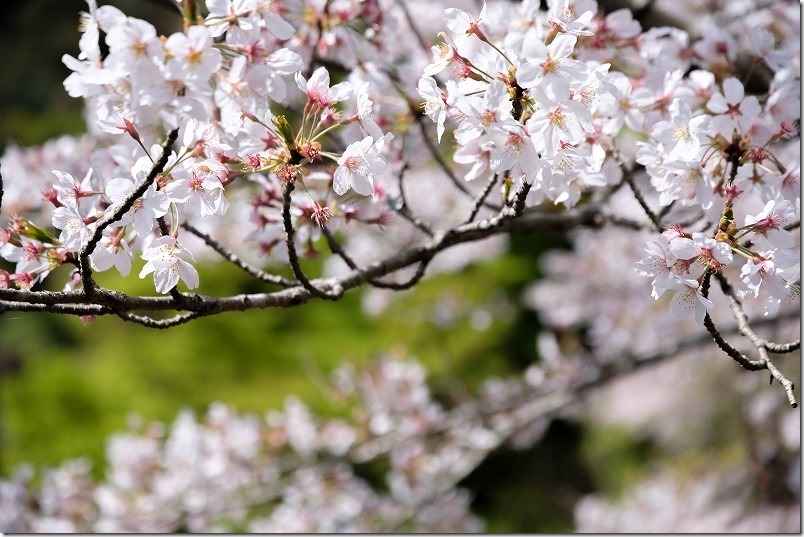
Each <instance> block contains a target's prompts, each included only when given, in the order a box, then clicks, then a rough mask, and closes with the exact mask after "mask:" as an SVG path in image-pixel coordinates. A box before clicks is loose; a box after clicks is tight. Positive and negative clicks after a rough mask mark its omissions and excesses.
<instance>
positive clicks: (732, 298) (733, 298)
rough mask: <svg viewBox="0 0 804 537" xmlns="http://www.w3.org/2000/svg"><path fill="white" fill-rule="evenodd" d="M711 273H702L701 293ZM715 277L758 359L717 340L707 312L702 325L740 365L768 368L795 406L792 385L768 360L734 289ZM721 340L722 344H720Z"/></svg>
mask: <svg viewBox="0 0 804 537" xmlns="http://www.w3.org/2000/svg"><path fill="white" fill-rule="evenodd" d="M711 275H712V271H711V269H707V271H706V273H705V274H704V282H705V283H706V288H705V289H704V288H703V286H702V290H701V291H702V292H701V294H702V295H703V294H704V291H706V292H707V294H708V288H709V281H710V277H711ZM715 277H716V278H717V280H718V283H719V284H720V289H721V291H723V294H724V295H725V296H726V299H727V300H728V301H729V306H730V308H731V311H732V315H733V316H734V318H735V320H736V321H737V326H738V328H739V330H740V334H742V335H743V336H745V337H746V338H747V339H748V340H749V341H750V342H751V344H752V345H754V347H755V348H756V349H757V353H758V354H759V357H760V360H758V361H751V360H749V359H748V358H746V357H745V356H744V355H743V354H741V353H740V352H739V351H737V350H736V349H734V347H732V346H731V345H729V344H728V343H726V342H725V340H724V339H723V338H722V337H720V340H718V337H716V334H717V336H719V333H718V332H717V329H716V328H715V325H714V323H713V322H712V319H711V318H710V317H709V314H708V313H707V315H706V318H705V319H704V325H705V326H706V328H707V330H708V331H709V333H710V334H712V337H713V338H715V341H717V342H718V346H720V348H721V349H723V350H724V352H726V353H727V354H728V355H729V356H731V357H732V358H734V359H735V360H736V361H737V362H738V363H739V364H740V365H742V366H743V367H745V368H746V369H751V370H753V371H757V370H760V369H768V370H769V371H770V372H771V375H772V376H773V378H775V379H776V380H777V381H779V384H781V385H782V387H783V388H784V390H785V392H786V393H787V399H788V401H790V405H791V406H792V407H793V408H795V407H797V406H798V403H796V398H795V395H794V394H793V388H794V385H793V383H792V382H791V381H790V380H789V379H788V378H787V377H786V376H784V374H783V373H782V372H781V371H779V369H778V368H777V367H776V365H775V364H774V363H773V362H772V361H771V360H770V357H769V356H768V349H767V347H766V343H767V341H766V340H765V339H763V338H761V337H759V336H758V335H757V333H756V332H754V330H753V329H752V328H751V325H750V323H749V320H748V316H747V315H746V314H745V310H744V309H743V307H742V304H741V303H740V300H739V299H738V298H737V295H736V293H735V292H734V289H733V288H732V286H731V284H730V283H729V281H728V280H727V279H726V277H725V276H723V275H722V274H719V273H718V274H716V275H715ZM704 296H706V295H704ZM707 320H708V321H709V322H708V323H707V322H706V321H707ZM721 342H722V343H723V344H721Z"/></svg>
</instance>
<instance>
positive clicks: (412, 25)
mask: <svg viewBox="0 0 804 537" xmlns="http://www.w3.org/2000/svg"><path fill="white" fill-rule="evenodd" d="M396 3H397V5H398V6H399V8H400V9H401V10H402V13H403V14H404V15H405V19H406V20H407V21H408V26H409V27H410V30H411V31H412V32H413V35H415V36H416V40H417V41H418V42H419V45H420V46H421V47H422V49H423V50H424V51H425V52H429V50H430V47H429V46H428V45H427V42H426V41H425V40H424V37H423V36H422V34H421V32H420V31H419V29H418V28H417V27H416V24H415V23H414V21H413V16H412V15H411V14H410V11H409V10H408V6H407V5H406V4H405V2H404V1H403V0H397V2H396Z"/></svg>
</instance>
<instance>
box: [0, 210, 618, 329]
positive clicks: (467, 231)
mask: <svg viewBox="0 0 804 537" xmlns="http://www.w3.org/2000/svg"><path fill="white" fill-rule="evenodd" d="M509 211H511V209H510V208H506V212H505V213H504V214H501V215H497V216H495V217H492V218H487V219H484V220H479V221H477V222H473V223H471V224H466V225H462V226H458V227H457V228H455V229H453V230H451V231H450V232H449V233H442V234H440V235H439V236H438V237H434V238H433V239H431V240H429V241H428V242H426V243H424V244H422V245H419V246H414V247H410V248H407V249H404V250H401V251H399V252H397V253H395V254H393V255H391V256H389V257H387V258H386V259H383V260H381V261H376V262H374V263H372V264H370V265H368V266H367V267H364V268H362V269H353V270H352V271H351V272H349V273H348V274H346V275H344V276H343V277H341V278H333V279H321V280H315V281H314V282H310V283H311V285H312V284H315V285H316V287H317V288H318V289H321V290H323V291H325V292H330V293H335V292H337V293H338V294H340V293H342V292H343V291H346V290H350V289H354V288H357V287H360V286H361V285H364V284H366V283H368V281H369V280H372V279H377V278H381V277H383V276H387V275H389V274H391V273H393V272H396V271H398V270H400V269H403V268H405V267H408V266H411V265H414V264H417V263H420V262H421V261H422V260H424V259H431V258H433V257H435V256H436V255H437V254H438V253H439V252H441V251H443V250H446V249H448V248H450V247H452V246H455V245H458V244H463V243H468V242H474V241H479V240H483V239H485V238H488V237H491V236H493V235H496V234H499V233H506V232H509V233H533V232H537V231H538V232H564V231H568V230H570V229H574V228H577V227H579V226H593V227H599V226H601V225H602V224H603V223H604V218H603V217H602V216H601V215H600V213H599V211H598V209H597V207H596V206H588V207H584V208H576V209H572V210H568V211H566V212H563V213H543V212H539V211H532V212H531V211H525V213H524V214H523V215H522V216H521V217H519V218H513V217H512V215H511V213H510V212H509ZM330 296H331V295H330ZM182 298H183V300H184V301H185V303H184V304H177V302H176V300H175V299H174V298H173V297H167V296H130V295H124V294H122V293H116V292H112V291H109V290H105V289H97V290H96V292H95V295H94V296H93V297H92V303H87V300H88V297H86V295H84V293H82V292H77V291H67V292H54V291H21V290H17V289H0V300H3V301H6V302H5V308H4V309H5V310H6V311H12V310H13V311H21V310H25V311H51V309H53V310H55V309H58V308H59V307H60V306H61V305H70V308H69V311H65V310H64V309H62V310H61V311H59V312H60V313H72V314H74V315H107V314H116V315H119V314H121V313H128V312H133V311H170V310H177V309H184V310H185V311H190V312H195V313H197V314H198V316H199V317H205V316H209V315H216V314H218V313H223V312H229V311H249V310H254V309H264V308H276V307H290V306H297V305H300V304H303V303H305V302H307V301H308V300H310V299H312V298H320V297H318V295H315V294H313V293H312V292H311V291H310V290H309V289H308V288H306V287H304V286H303V285H297V286H295V287H290V288H288V289H283V290H280V291H275V292H272V293H254V294H241V295H235V296H228V297H208V296H200V295H182Z"/></svg>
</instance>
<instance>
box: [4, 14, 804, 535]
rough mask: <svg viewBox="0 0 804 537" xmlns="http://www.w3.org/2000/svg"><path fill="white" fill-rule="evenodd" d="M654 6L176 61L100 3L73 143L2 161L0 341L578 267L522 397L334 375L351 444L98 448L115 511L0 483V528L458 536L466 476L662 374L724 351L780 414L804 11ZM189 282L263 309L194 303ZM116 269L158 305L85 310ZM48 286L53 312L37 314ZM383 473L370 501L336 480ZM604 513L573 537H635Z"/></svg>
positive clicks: (164, 440)
mask: <svg viewBox="0 0 804 537" xmlns="http://www.w3.org/2000/svg"><path fill="white" fill-rule="evenodd" d="M665 3H668V2H661V1H659V2H648V4H647V6H646V7H645V8H644V9H643V11H635V10H632V9H614V10H609V11H605V10H604V9H602V8H601V7H599V6H598V5H597V4H596V3H595V2H594V1H593V0H553V1H551V2H547V9H546V10H545V9H543V8H542V6H541V5H540V3H539V2H535V1H525V2H521V3H508V2H502V1H501V2H493V3H488V4H486V3H483V4H482V5H470V4H468V3H465V4H466V5H461V6H459V7H456V4H454V3H452V4H451V3H449V2H447V3H445V5H443V6H439V9H435V5H434V4H432V3H431V2H428V3H426V4H425V3H420V2H413V1H401V0H394V1H388V2H386V1H384V0H383V1H374V0H367V1H346V0H345V1H334V2H329V1H328V2H323V3H322V2H308V1H306V0H292V1H286V2H285V1H282V2H279V1H274V0H206V1H205V2H196V1H193V0H184V1H182V2H177V3H175V8H176V12H177V21H181V22H180V24H183V27H182V29H181V31H177V32H175V33H173V34H171V35H168V36H159V35H157V32H156V30H155V28H154V27H153V26H152V25H151V24H150V23H149V22H147V21H144V20H140V19H136V18H132V17H129V16H127V15H126V14H125V13H123V12H122V11H120V10H119V9H117V8H114V7H112V6H104V5H101V6H98V5H97V4H96V2H95V0H88V12H87V13H83V14H82V15H81V17H82V18H81V21H82V33H81V37H80V41H79V51H80V52H79V53H78V54H77V56H71V55H65V56H64V58H63V61H64V63H65V65H66V66H67V67H68V68H69V69H70V70H71V71H72V74H70V75H69V77H68V78H67V79H66V80H65V81H64V86H65V89H66V90H67V92H68V93H69V94H70V95H71V96H73V97H76V98H82V99H84V103H85V107H86V108H85V110H86V112H85V113H86V118H87V125H88V130H89V132H88V133H87V134H86V135H85V136H82V137H76V138H64V139H61V140H59V141H56V142H51V143H47V144H45V145H44V146H42V147H40V148H34V149H20V148H12V149H11V150H9V151H8V152H7V154H6V156H5V157H4V159H3V162H2V164H3V168H2V171H3V179H2V180H1V181H0V209H2V211H3V215H6V216H7V217H8V218H9V220H8V224H7V225H6V226H5V227H4V228H2V229H0V257H2V258H3V259H5V260H6V261H7V262H9V270H0V313H7V312H17V311H23V312H43V313H49V314H63V315H71V316H79V317H81V318H83V319H84V320H91V319H92V318H94V317H97V316H116V317H118V318H120V319H121V320H122V321H127V322H132V323H137V324H140V325H144V326H147V327H153V328H159V329H165V328H170V327H173V326H177V325H181V324H184V323H188V322H191V321H193V320H195V319H199V318H202V317H206V316H211V315H218V314H222V313H225V312H235V311H237V312H245V311H248V310H256V309H266V308H291V307H296V306H301V305H303V304H304V303H306V302H308V301H312V300H330V301H337V300H339V299H340V298H341V297H342V296H343V295H344V294H345V293H354V292H357V290H358V289H363V290H364V292H365V293H366V296H367V297H370V298H371V297H373V298H374V299H376V300H377V301H378V302H379V303H381V302H382V301H384V300H393V294H394V293H395V292H397V291H401V290H406V289H410V288H412V287H414V286H416V284H417V283H418V282H420V281H421V280H422V278H425V277H426V276H427V275H428V274H432V273H434V272H445V271H450V270H456V269H458V268H460V267H462V266H465V265H467V264H468V263H471V262H473V261H477V260H482V259H486V258H489V257H491V256H494V255H498V254H499V253H501V252H504V251H505V247H506V238H507V236H509V235H510V234H538V233H546V232H560V233H566V234H567V236H568V237H569V238H570V240H571V242H572V243H573V250H572V252H555V253H551V254H549V255H548V256H546V257H545V259H544V266H543V272H544V273H545V277H544V278H542V279H539V280H535V281H534V282H533V283H532V285H531V286H530V287H529V289H528V290H527V291H526V293H525V296H524V297H523V301H524V303H525V304H526V305H527V307H529V308H532V309H533V310H535V311H536V312H537V313H538V314H539V317H540V319H541V320H542V322H543V324H544V326H545V327H546V329H545V330H544V331H543V332H541V333H539V334H538V335H537V344H538V348H539V353H540V356H541V358H542V360H541V361H540V362H539V363H537V364H533V365H532V366H530V367H528V369H527V370H526V372H525V374H524V375H523V376H522V377H517V378H512V379H505V380H501V379H497V380H492V381H489V382H488V383H487V384H486V385H485V387H484V389H483V390H481V393H479V394H477V396H476V397H473V398H471V399H470V400H466V401H461V402H458V403H455V404H454V405H452V406H449V405H446V406H445V405H444V404H442V403H440V402H437V401H435V400H434V399H433V398H432V396H431V395H430V393H429V391H428V389H427V384H426V379H425V375H424V371H423V370H422V368H421V366H419V365H417V364H416V363H415V362H409V361H406V360H400V359H398V358H393V359H392V358H388V359H386V360H383V361H381V362H380V363H378V364H377V365H375V366H373V368H369V369H368V370H366V371H355V370H353V369H351V368H349V367H345V368H343V369H342V370H339V372H338V373H336V375H335V378H334V383H335V384H334V385H335V389H336V390H338V391H339V393H341V396H342V397H343V398H345V399H348V400H350V401H351V404H352V405H353V407H350V408H352V409H353V412H352V419H351V421H349V420H328V419H323V418H317V417H315V416H313V415H312V414H311V413H310V412H309V410H308V409H307V408H306V406H305V405H304V404H303V403H302V402H300V401H298V400H289V401H288V403H287V405H286V407H285V408H284V409H283V411H281V412H275V413H271V414H269V415H267V416H266V417H265V418H264V419H259V418H257V417H253V416H240V415H238V414H236V413H235V412H234V411H233V410H232V409H230V408H228V407H226V406H224V405H219V406H214V407H213V408H211V409H210V411H209V413H208V414H207V416H206V417H204V418H202V419H201V420H200V421H198V420H196V418H195V417H194V416H191V415H189V414H182V415H180V416H179V417H178V418H177V420H176V422H175V423H174V424H173V425H172V426H170V428H169V429H165V428H164V427H163V426H156V425H153V426H147V425H142V426H139V427H137V428H135V429H136V430H135V431H132V432H131V433H129V434H126V435H121V436H119V437H115V438H114V439H113V440H112V441H111V442H110V444H109V449H108V458H109V461H108V462H109V469H108V472H107V476H108V477H107V478H106V480H105V481H103V482H95V481H94V480H93V479H92V478H91V476H90V474H89V471H88V468H87V466H86V464H84V463H82V462H81V461H73V462H71V463H66V464H65V465H64V466H62V467H61V468H58V469H56V470H53V471H52V472H50V473H48V474H47V475H46V477H44V478H43V484H42V488H41V491H39V492H34V490H33V488H32V486H31V482H32V476H31V475H30V474H29V473H26V472H25V471H21V472H20V473H19V474H18V475H17V476H15V477H14V478H13V479H12V480H11V481H8V482H0V487H1V488H0V506H2V510H0V522H2V525H0V528H3V527H5V528H10V529H11V531H61V530H68V531H76V530H77V531H108V532H112V531H163V532H167V531H176V530H179V529H185V530H189V531H209V530H232V529H235V530H248V531H325V532H335V531H370V532H380V531H383V532H384V531H408V530H411V531H475V530H479V529H481V528H482V525H481V521H480V520H479V519H477V518H476V517H475V516H474V515H472V514H471V509H470V501H469V497H468V496H467V494H466V492H465V491H464V490H463V489H461V488H460V487H458V484H459V482H460V481H461V480H462V479H463V478H465V477H466V476H467V475H468V474H469V473H470V472H471V471H472V470H473V469H474V468H476V467H477V465H478V464H480V462H481V461H482V460H483V459H484V458H486V457H488V456H489V454H490V453H491V452H492V451H494V450H495V449H497V448H498V447H499V446H501V445H503V444H505V443H515V444H516V443H520V444H523V445H524V444H533V443H534V442H536V441H537V440H538V439H539V438H540V436H541V435H542V434H543V433H544V431H545V429H546V427H547V425H548V424H549V423H550V420H551V419H553V418H554V417H555V416H556V415H558V414H559V413H561V412H571V411H572V408H573V403H574V402H575V401H576V400H577V398H578V397H580V394H584V393H588V392H590V391H592V390H594V389H596V388H597V387H599V386H602V385H604V384H606V383H610V382H614V380H615V379H619V378H621V377H624V376H625V375H626V374H627V373H632V372H634V371H637V370H641V369H643V368H644V367H645V366H649V365H653V364H656V363H659V362H661V361H663V360H665V359H666V358H668V357H670V356H675V355H678V354H679V353H681V352H685V353H689V354H690V355H694V356H699V355H700V354H701V353H704V352H705V350H706V349H707V348H709V350H711V348H713V347H715V346H716V347H717V348H718V349H719V351H720V352H721V353H722V354H723V355H724V356H726V357H728V358H730V359H731V361H733V362H736V364H732V365H733V366H734V368H735V369H736V368H737V367H741V368H743V369H746V370H749V371H754V372H756V371H766V372H767V374H768V375H769V377H770V379H771V383H773V382H774V381H775V383H776V384H778V385H779V386H780V387H781V393H776V392H773V394H772V396H773V397H774V398H775V399H778V400H784V401H785V402H786V405H789V406H790V407H796V406H797V399H796V393H795V386H794V383H793V381H792V380H790V378H791V377H792V376H793V375H794V374H796V370H795V368H794V366H795V363H792V362H791V360H785V358H786V357H788V356H795V353H796V352H797V351H798V350H799V348H800V339H799V338H800V335H799V334H798V326H797V325H798V323H799V321H800V314H799V312H798V307H799V306H798V299H799V294H800V283H799V282H800V274H799V270H800V263H799V257H800V250H799V249H800V246H799V245H800V238H799V220H800V149H799V144H800V132H799V121H800V117H799V109H800V102H801V97H800V48H799V41H798V36H799V33H800V16H799V9H798V6H797V5H795V4H793V3H792V2H763V1H759V0H758V1H756V2H741V3H739V5H736V4H732V3H724V4H723V5H722V6H717V8H716V9H709V10H707V9H706V7H707V6H699V5H698V3H697V2H692V1H691V2H688V3H687V4H688V6H687V7H688V8H689V9H690V10H696V11H698V12H700V14H701V17H700V20H699V21H698V22H697V25H698V26H697V27H695V26H688V27H684V28H682V27H678V26H673V25H670V24H665V25H656V26H651V27H646V26H645V25H644V23H643V18H644V17H643V16H644V14H645V13H647V12H648V11H651V10H656V11H661V9H662V7H663V6H662V4H665ZM654 4H656V5H654ZM668 4H672V2H670V3H668ZM687 4H685V5H687ZM601 5H602V3H601ZM665 7H666V6H665ZM709 7H710V8H711V7H712V6H709ZM414 12H415V13H416V14H417V15H416V16H415V17H414V15H413V13H414ZM696 36H700V37H696ZM102 45H103V47H102ZM106 51H108V52H106ZM324 249H326V250H328V252H329V254H328V256H329V257H328V258H327V259H326V262H325V263H324V268H323V271H322V272H321V273H316V272H313V271H312V270H311V269H310V268H309V266H310V264H309V263H308V262H307V258H309V257H313V256H315V255H318V254H320V251H321V250H324ZM207 258H210V259H219V260H221V261H222V262H226V263H231V264H233V265H235V266H236V267H238V268H239V269H241V270H243V271H245V272H246V273H248V274H249V275H251V276H252V277H253V278H254V279H255V280H257V281H258V282H260V284H261V285H263V286H264V288H265V290H264V291H262V292H255V293H249V294H240V295H234V296H211V295H210V294H207V293H205V292H204V288H205V281H204V279H203V278H202V277H200V276H199V272H198V271H197V270H196V265H197V263H198V262H199V260H201V259H207ZM11 265H13V270H12V269H11V268H10V267H11ZM135 265H136V266H138V267H141V268H140V270H139V272H138V273H136V272H135V273H134V274H132V273H131V269H132V267H133V266H135ZM110 270H114V271H116V272H118V273H119V274H120V275H121V276H123V277H128V278H136V277H139V278H148V279H149V280H152V281H153V289H154V293H153V294H148V295H143V296H138V295H131V294H126V293H123V292H121V291H119V290H115V289H110V288H106V287H104V286H103V285H100V284H99V283H98V280H100V279H101V276H100V273H103V272H105V271H110ZM57 272H62V273H65V272H66V273H68V274H69V275H70V277H69V283H68V284H67V285H66V287H65V288H64V289H63V290H61V291H49V290H44V289H42V282H44V281H45V280H46V279H47V278H48V277H49V276H50V275H51V274H53V273H57ZM713 287H714V289H713ZM241 314H242V315H247V313H241ZM578 326H584V327H585V334H584V335H583V336H579V335H577V333H576V334H575V335H574V336H572V337H569V336H568V334H569V333H570V332H571V331H572V330H573V329H574V328H576V327H578ZM762 334H765V335H762ZM776 338H782V339H776ZM578 342H582V343H583V344H579V343H578ZM713 343H714V345H713ZM699 357H700V356H699ZM701 359H702V360H703V359H704V358H701ZM777 364H779V365H777ZM729 378H731V377H729ZM766 378H767V377H766ZM724 382H730V380H724ZM767 391H768V390H763V391H761V392H760V394H761V395H756V394H752V395H751V396H749V395H746V398H749V397H764V396H766V395H765V394H766V392H767ZM775 405H776V406H774V409H775V410H774V411H773V412H770V411H769V413H768V415H771V414H773V416H775V417H774V419H777V420H780V422H782V421H784V420H786V419H788V418H786V417H785V416H789V415H791V414H789V413H787V414H786V413H785V410H789V408H788V409H785V408H784V407H783V405H779V404H778V403H775ZM761 421H762V420H757V422H756V423H754V424H753V425H752V426H756V427H760V425H761V423H760V422H761ZM784 423H787V422H784ZM786 449H789V450H792V451H795V450H796V449H798V446H794V445H793V443H792V442H791V443H790V445H789V446H788V447H787V448H786ZM379 458H384V459H385V460H387V461H388V465H389V466H388V468H389V469H388V470H387V472H386V476H385V479H386V483H387V490H378V489H376V488H373V487H371V486H370V484H367V483H366V482H365V480H363V479H362V478H360V477H359V476H357V475H356V474H355V472H354V465H356V464H359V463H361V462H363V461H370V460H377V459H379ZM717 479H718V477H717V476H713V477H711V480H712V481H713V482H717ZM657 482H658V483H663V485H661V484H660V485H657V486H659V487H660V488H661V486H664V487H665V488H666V489H667V488H670V489H672V488H673V487H676V484H675V483H673V482H672V479H671V478H666V477H665V476H660V477H658V478H657ZM646 486H649V485H646ZM34 497H37V500H36V502H32V498H34ZM639 501H640V500H639V498H637V499H635V500H633V502H632V503H631V504H627V505H626V506H625V507H623V508H622V509H623V510H624V511H625V512H627V509H629V508H632V507H631V506H632V505H634V502H636V503H638V502H639ZM718 501H719V500H718V499H717V498H709V497H706V498H703V499H701V502H702V505H703V507H702V508H701V509H700V513H698V512H697V511H696V513H697V514H696V516H700V517H701V518H702V519H703V518H705V514H706V513H709V512H712V511H715V512H718V513H720V511H717V509H714V508H713V509H709V507H711V506H713V505H716V504H717V502H718ZM746 501H747V500H746ZM32 503H35V505H36V507H30V505H31V504H32ZM268 504H270V505H272V506H273V508H272V510H271V511H270V513H269V514H265V513H264V512H262V511H260V510H259V508H258V507H259V506H261V505H268ZM23 506H27V507H24V508H23ZM255 506H257V508H255ZM735 506H736V507H734V508H737V507H738V506H739V504H735ZM683 507H684V505H683V503H681V506H680V507H679V508H678V509H679V510H683ZM723 508H724V511H723V512H722V515H718V516H722V517H723V520H726V519H728V518H729V516H730V514H731V513H732V511H730V510H728V509H726V507H725V506H723ZM614 509H616V508H615V507H613V506H610V505H606V504H605V502H603V501H602V500H600V499H597V498H587V499H585V500H584V501H583V502H581V503H580V504H579V507H578V509H577V511H576V518H577V522H578V527H579V529H581V530H585V531H595V530H596V529H597V530H601V529H602V530H603V531H606V530H607V528H610V529H611V531H616V530H617V529H618V528H632V530H633V529H634V528H636V531H641V528H644V527H645V526H629V525H628V524H624V525H622V526H617V525H613V526H607V524H608V522H606V520H607V519H608V520H610V519H611V516H608V515H606V514H605V513H606V512H607V510H609V511H610V510H614ZM633 509H635V510H636V511H639V507H633ZM642 512H644V510H643V511H642ZM601 513H602V514H601ZM780 516H782V517H784V516H785V515H780ZM670 520H672V517H671V519H670ZM640 523H642V522H640ZM723 524H727V523H726V522H723ZM751 524H752V522H751V521H748V522H745V525H744V527H746V528H752V527H754V526H752V525H751ZM723 527H728V526H719V528H720V531H722V528H723ZM657 529H658V530H665V531H666V530H667V528H657ZM688 529H689V528H688Z"/></svg>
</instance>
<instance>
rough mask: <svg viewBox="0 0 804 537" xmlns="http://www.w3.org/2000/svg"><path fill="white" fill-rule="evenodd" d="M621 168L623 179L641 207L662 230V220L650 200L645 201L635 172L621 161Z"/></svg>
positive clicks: (659, 229) (655, 225) (657, 228)
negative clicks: (650, 205) (635, 181)
mask: <svg viewBox="0 0 804 537" xmlns="http://www.w3.org/2000/svg"><path fill="white" fill-rule="evenodd" d="M620 168H621V169H622V171H623V180H624V181H625V183H626V184H627V185H628V187H629V188H630V189H631V192H633V193H634V197H635V198H636V200H637V201H638V202H639V205H640V207H642V210H643V211H645V214H646V215H648V218H649V219H650V221H651V223H652V224H653V227H654V228H656V231H661V230H662V223H661V220H660V219H659V217H658V216H656V213H654V212H653V210H652V209H651V208H650V207H649V206H648V202H647V201H645V197H644V196H643V195H642V192H640V190H639V188H638V187H637V186H636V183H634V176H633V174H632V173H631V171H630V170H628V169H627V168H626V167H625V165H624V164H622V163H620Z"/></svg>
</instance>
